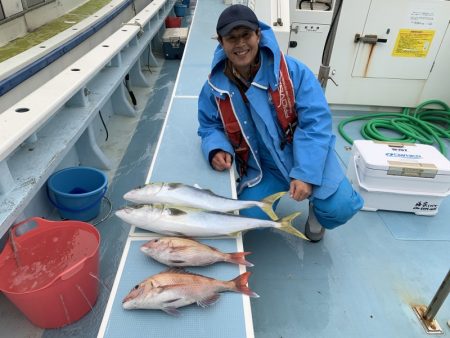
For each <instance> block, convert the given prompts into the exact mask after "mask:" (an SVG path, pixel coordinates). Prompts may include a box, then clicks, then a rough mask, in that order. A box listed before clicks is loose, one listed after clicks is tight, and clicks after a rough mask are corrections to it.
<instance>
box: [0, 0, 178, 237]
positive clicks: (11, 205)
mask: <svg viewBox="0 0 450 338" xmlns="http://www.w3.org/2000/svg"><path fill="white" fill-rule="evenodd" d="M174 4H175V0H154V1H152V2H151V3H150V4H149V5H148V6H147V7H145V8H144V9H143V10H142V11H141V12H139V13H138V14H137V15H136V16H135V17H134V18H132V19H131V20H129V21H128V22H126V23H124V24H123V25H122V27H121V28H120V29H119V30H117V31H116V32H115V33H113V34H112V35H110V36H109V37H108V38H107V39H106V40H104V41H103V42H102V43H101V44H99V45H98V46H96V47H95V48H93V49H92V50H91V51H89V52H88V53H86V54H85V55H84V56H83V57H81V58H80V59H79V60H77V61H76V62H74V63H73V64H71V65H70V66H69V67H67V68H66V69H64V70H63V71H62V72H60V73H59V74H57V75H56V76H54V77H53V78H52V79H51V80H50V81H48V82H46V83H45V84H43V85H42V86H41V87H40V88H39V89H37V90H35V91H33V92H32V93H31V94H29V95H28V96H26V97H25V98H23V99H22V100H20V101H19V102H17V103H16V104H14V105H13V106H11V107H10V108H9V109H7V110H5V111H4V112H3V113H1V114H0V135H1V136H0V137H1V142H0V224H1V225H0V237H2V236H3V235H4V234H5V233H6V231H7V230H8V228H9V227H10V225H11V224H12V223H13V222H14V221H16V220H17V219H19V218H21V217H23V212H24V210H25V207H26V206H27V205H28V203H29V202H30V201H31V199H32V198H33V197H34V196H35V195H36V194H37V193H38V192H39V191H40V189H41V188H42V186H43V185H44V184H45V182H46V180H47V178H48V177H49V176H50V175H51V174H52V173H53V172H54V170H55V169H56V168H57V167H58V165H59V164H60V163H61V161H62V160H63V159H64V157H65V156H66V155H67V154H68V152H69V151H70V150H72V149H74V148H75V149H76V152H77V154H78V158H79V162H80V164H83V165H91V166H94V167H99V168H109V166H110V162H109V160H108V158H107V157H106V156H105V155H104V153H103V152H102V151H101V149H100V148H99V146H98V144H97V141H96V136H95V132H94V126H93V120H94V118H95V117H96V116H97V114H98V113H99V111H101V110H102V108H103V107H105V106H108V107H109V108H110V110H112V112H113V113H114V114H119V115H125V116H135V115H136V110H135V108H134V106H133V104H132V103H130V100H129V96H128V92H127V88H126V84H127V83H129V84H131V85H134V86H141V87H142V86H149V82H148V80H147V79H146V77H145V76H144V75H143V73H142V68H141V66H142V63H145V64H148V65H149V66H156V65H157V61H156V59H155V57H154V56H153V53H152V40H153V38H154V37H155V36H156V35H157V34H158V32H159V31H160V29H161V27H162V26H163V24H164V20H165V18H166V17H167V15H169V14H170V12H171V11H172V10H173V6H174ZM125 78H127V79H129V81H125Z"/></svg>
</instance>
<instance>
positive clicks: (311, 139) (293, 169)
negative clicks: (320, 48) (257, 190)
mask: <svg viewBox="0 0 450 338" xmlns="http://www.w3.org/2000/svg"><path fill="white" fill-rule="evenodd" d="M260 28H261V33H262V35H261V40H260V61H261V66H260V68H259V70H258V73H257V74H256V76H255V78H254V80H253V83H252V85H251V86H250V88H249V89H248V90H247V92H246V96H247V99H248V101H249V102H248V104H246V103H245V102H244V100H243V99H242V96H241V95H240V92H239V89H238V88H237V86H236V85H235V84H234V83H233V82H231V81H230V80H229V79H228V78H227V76H226V75H225V74H224V72H223V70H224V66H225V61H226V59H227V57H226V54H225V52H224V50H223V49H222V47H221V46H220V44H219V46H218V47H217V49H216V51H215V53H214V59H213V63H212V69H211V74H210V76H209V79H208V80H207V81H206V82H205V84H204V86H203V88H202V91H201V93H200V95H199V99H198V121H199V128H198V135H199V136H200V137H201V138H202V151H203V154H204V156H205V157H206V159H207V160H208V159H209V153H210V152H211V151H213V150H215V149H222V150H224V151H226V152H228V153H230V154H232V155H234V150H233V147H232V145H231V144H230V142H229V141H228V138H227V136H226V134H225V131H224V127H223V124H222V120H221V118H220V115H219V112H218V109H217V104H216V101H215V98H216V97H219V98H222V99H223V98H224V97H225V96H229V97H230V98H231V101H232V105H233V107H234V109H235V111H236V114H237V117H238V120H239V124H240V125H241V128H242V132H243V135H244V137H246V139H247V142H248V144H249V146H250V148H251V154H250V158H249V162H248V169H247V173H246V175H244V176H243V177H241V180H240V182H239V186H238V193H240V192H241V191H242V190H243V189H244V188H245V187H247V186H250V187H251V186H254V185H256V184H258V183H259V182H260V181H261V178H262V175H263V170H262V165H261V159H260V157H259V151H258V149H259V145H258V143H259V142H258V139H260V140H263V142H264V144H265V145H266V146H267V149H268V150H269V152H270V154H271V155H272V162H274V163H275V164H276V166H277V168H278V169H279V171H280V172H281V174H282V175H283V177H284V178H285V179H286V182H287V183H288V184H289V182H290V181H291V178H294V179H298V180H301V181H303V182H308V183H310V184H312V185H313V192H312V196H313V197H315V198H319V199H325V198H327V197H329V196H330V195H332V194H333V193H334V192H335V191H336V190H337V188H338V186H339V183H340V182H341V181H342V179H343V178H344V173H343V171H342V168H341V166H340V164H339V162H338V159H337V157H336V154H335V152H334V143H335V136H334V135H333V134H332V129H331V123H332V121H331V113H330V110H329V108H328V103H327V102H326V99H325V97H324V95H323V92H322V88H321V87H320V85H319V83H318V81H317V79H316V78H315V76H314V74H313V73H312V72H311V71H310V70H309V69H308V68H307V67H306V66H305V65H304V64H302V63H301V62H299V61H298V60H296V59H294V58H292V57H289V56H287V55H286V63H287V66H288V69H289V73H290V76H291V79H292V82H293V86H294V93H295V104H296V109H297V114H298V120H299V123H298V125H297V128H296V130H295V133H294V140H293V142H292V143H291V144H287V145H286V146H285V147H284V148H283V149H281V147H280V144H281V140H282V138H281V133H282V131H281V128H280V126H279V124H278V121H277V118H276V112H275V108H274V107H273V105H272V103H271V99H270V94H269V92H268V88H272V89H276V88H277V86H278V77H279V66H280V57H281V56H280V49H279V46H278V43H277V41H276V39H275V35H274V33H273V31H272V29H271V28H270V27H269V26H267V25H266V24H264V23H262V22H260ZM256 133H259V134H260V137H257V136H256Z"/></svg>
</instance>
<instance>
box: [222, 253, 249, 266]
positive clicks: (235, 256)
mask: <svg viewBox="0 0 450 338" xmlns="http://www.w3.org/2000/svg"><path fill="white" fill-rule="evenodd" d="M249 254H251V252H234V253H230V254H228V255H227V258H226V260H225V261H226V262H228V263H234V264H242V265H245V266H253V264H252V263H250V262H248V261H246V260H245V256H247V255H249Z"/></svg>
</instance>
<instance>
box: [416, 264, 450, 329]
mask: <svg viewBox="0 0 450 338" xmlns="http://www.w3.org/2000/svg"><path fill="white" fill-rule="evenodd" d="M449 291H450V270H448V273H447V276H445V278H444V280H443V282H442V284H441V286H440V287H439V289H438V290H437V292H436V294H435V295H434V297H433V299H432V300H431V303H430V305H428V308H427V311H426V312H425V313H424V315H423V318H424V319H425V320H429V321H432V320H433V319H434V317H435V316H436V314H437V312H438V311H439V309H440V308H441V306H442V304H443V303H444V301H445V299H446V298H447V296H448V294H449Z"/></svg>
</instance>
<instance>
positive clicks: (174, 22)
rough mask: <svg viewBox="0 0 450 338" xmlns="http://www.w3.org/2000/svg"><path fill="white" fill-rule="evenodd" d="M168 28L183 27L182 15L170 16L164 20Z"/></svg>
mask: <svg viewBox="0 0 450 338" xmlns="http://www.w3.org/2000/svg"><path fill="white" fill-rule="evenodd" d="M164 22H165V25H166V28H180V27H181V17H178V16H168V17H167V18H166V20H165V21H164Z"/></svg>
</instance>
